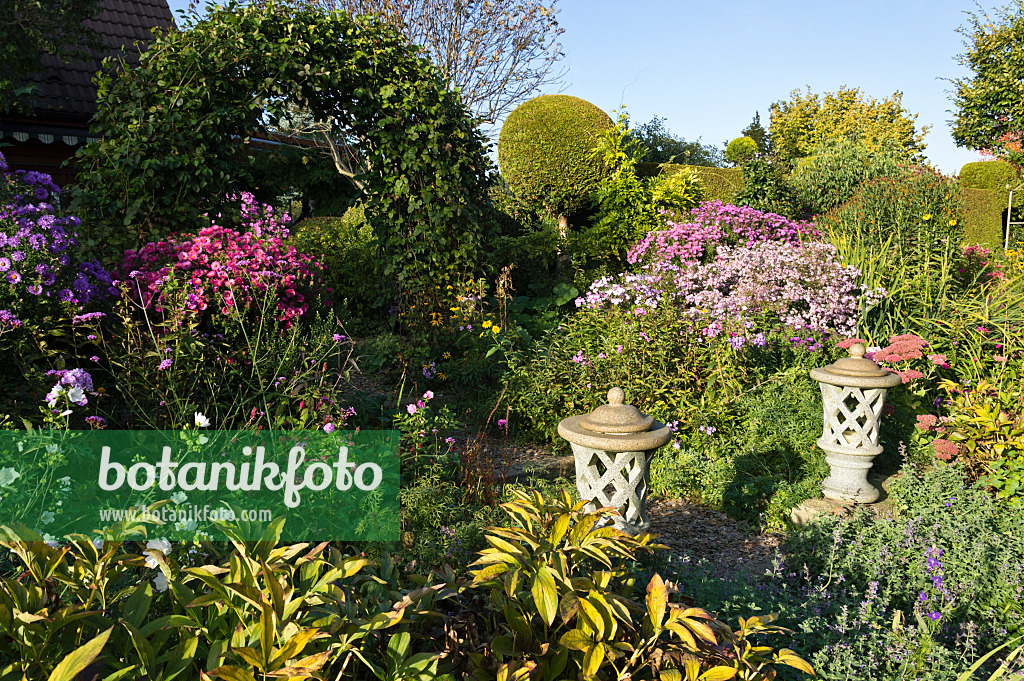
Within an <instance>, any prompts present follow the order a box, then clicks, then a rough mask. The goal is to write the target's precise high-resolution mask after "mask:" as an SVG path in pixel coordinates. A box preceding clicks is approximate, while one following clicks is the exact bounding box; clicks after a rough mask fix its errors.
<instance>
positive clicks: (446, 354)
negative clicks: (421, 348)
mask: <svg viewBox="0 0 1024 681" xmlns="http://www.w3.org/2000/svg"><path fill="white" fill-rule="evenodd" d="M451 358H452V353H450V352H446V353H444V354H443V355H441V359H451Z"/></svg>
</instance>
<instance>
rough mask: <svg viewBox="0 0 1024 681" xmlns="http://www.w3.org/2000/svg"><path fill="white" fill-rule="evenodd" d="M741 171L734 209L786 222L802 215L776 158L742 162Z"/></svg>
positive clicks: (795, 195) (767, 157) (793, 191)
mask: <svg viewBox="0 0 1024 681" xmlns="http://www.w3.org/2000/svg"><path fill="white" fill-rule="evenodd" d="M741 168H742V170H743V188H742V189H741V190H740V191H738V192H737V193H736V199H735V202H736V204H737V205H740V206H750V207H751V208H754V209H757V210H762V211H766V212H768V213H776V214H778V215H784V216H786V217H788V218H800V217H802V214H803V212H804V211H803V210H802V208H801V206H800V204H799V199H798V198H797V194H796V191H795V190H794V189H793V186H792V185H791V184H790V182H789V176H788V175H787V174H786V171H785V168H784V164H783V163H782V162H781V161H780V160H779V159H778V158H776V157H774V156H770V155H769V156H761V155H760V154H756V155H754V156H753V157H751V158H750V159H748V160H747V161H746V162H744V163H743V164H742V166H741Z"/></svg>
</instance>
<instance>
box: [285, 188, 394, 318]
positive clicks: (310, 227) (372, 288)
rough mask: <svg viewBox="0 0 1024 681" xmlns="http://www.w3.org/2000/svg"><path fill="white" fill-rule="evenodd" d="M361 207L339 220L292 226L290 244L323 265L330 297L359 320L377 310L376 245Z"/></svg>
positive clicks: (378, 271)
mask: <svg viewBox="0 0 1024 681" xmlns="http://www.w3.org/2000/svg"><path fill="white" fill-rule="evenodd" d="M365 215H366V213H365V208H364V206H363V204H361V203H360V204H357V205H355V206H353V207H352V208H349V209H348V210H347V211H346V212H345V214H344V215H343V216H342V217H340V218H330V217H323V218H310V219H307V220H303V221H302V222H300V223H298V224H297V225H295V227H294V229H293V237H292V239H293V241H294V244H295V247H296V248H298V249H299V251H300V252H302V253H309V254H310V255H312V256H313V257H315V258H316V260H317V262H319V263H320V264H321V265H323V272H324V283H325V284H326V286H327V287H328V288H330V289H331V291H330V296H329V297H330V298H331V299H332V300H334V301H335V302H336V303H338V304H343V305H344V307H345V309H346V310H347V311H348V312H349V313H350V314H352V315H355V316H356V317H359V318H364V319H365V318H367V317H369V316H370V315H371V313H372V312H374V311H375V310H376V309H378V308H379V307H380V305H381V304H382V302H383V301H382V300H381V299H380V297H379V292H380V289H381V286H380V279H381V276H382V273H383V268H382V267H381V260H380V253H379V245H378V242H377V240H376V239H375V238H374V235H373V228H372V227H371V226H370V225H369V224H367V222H366V217H365Z"/></svg>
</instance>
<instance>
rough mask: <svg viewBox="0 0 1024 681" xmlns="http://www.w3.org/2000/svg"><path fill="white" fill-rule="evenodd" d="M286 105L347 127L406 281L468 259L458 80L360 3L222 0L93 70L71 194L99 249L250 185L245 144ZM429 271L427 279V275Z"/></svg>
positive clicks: (466, 123)
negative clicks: (353, 9)
mask: <svg viewBox="0 0 1024 681" xmlns="http://www.w3.org/2000/svg"><path fill="white" fill-rule="evenodd" d="M289 104H293V105H298V106H301V107H303V108H305V109H307V110H308V111H309V112H311V113H312V114H313V116H314V117H316V118H318V119H324V120H327V119H330V118H334V119H335V120H337V121H340V122H342V123H343V125H344V127H345V129H346V132H347V133H348V134H349V135H350V136H352V137H353V138H355V139H357V140H359V143H358V147H359V150H360V153H361V155H362V156H363V158H364V160H365V161H366V162H367V163H366V166H367V167H368V169H366V170H363V171H361V172H360V174H358V175H357V176H356V179H357V180H358V181H359V182H361V183H362V184H363V185H364V195H365V197H366V208H367V210H366V215H367V219H368V220H369V222H370V223H371V224H372V225H373V227H374V231H375V234H376V235H377V238H378V241H379V244H380V246H381V249H382V255H383V257H384V261H385V273H386V275H387V276H388V278H389V279H391V280H393V281H396V282H397V283H398V285H399V289H400V290H402V291H403V292H405V293H409V292H412V291H417V290H418V291H423V290H426V289H427V288H429V289H430V290H433V289H434V285H435V284H436V283H438V282H444V281H454V280H455V279H457V278H459V277H461V276H464V275H467V274H469V273H470V271H472V270H473V269H474V268H475V265H476V253H477V250H478V246H479V243H480V235H481V224H482V219H483V212H482V211H483V210H484V206H485V205H486V186H487V181H488V180H487V176H486V171H487V169H488V167H489V162H488V159H487V156H486V145H485V142H484V139H483V137H482V135H481V134H480V133H479V131H478V130H477V129H476V127H475V125H474V124H473V122H472V120H471V118H470V115H469V113H468V111H467V110H466V109H465V107H464V106H463V105H462V103H461V101H460V100H459V98H458V95H457V94H456V93H453V92H450V91H448V90H447V89H446V88H445V85H444V81H443V80H442V79H441V78H440V77H439V76H438V74H437V72H436V71H435V69H434V67H433V66H432V65H431V64H430V62H429V61H427V60H426V59H423V58H422V57H418V56H417V55H416V49H415V48H414V47H411V46H409V45H408V44H407V42H406V40H405V38H404V37H403V36H402V35H401V33H399V32H398V31H397V30H395V29H394V28H392V27H390V26H388V25H386V24H385V23H383V22H381V21H379V20H376V19H374V18H372V17H357V18H352V17H350V16H348V15H347V14H345V13H341V12H333V13H325V12H322V11H319V10H309V9H305V10H303V9H294V8H286V7H282V6H274V5H262V6H257V7H252V6H247V7H242V6H239V5H238V4H237V3H235V2H232V3H231V4H229V5H227V6H226V7H223V8H216V9H214V10H213V11H212V12H211V13H210V14H209V16H208V17H207V18H205V19H203V20H202V21H199V22H197V23H195V24H194V25H192V26H190V27H189V28H188V29H186V30H183V31H174V32H168V33H165V34H163V35H161V36H159V37H158V38H157V40H156V42H155V44H154V45H153V46H152V48H151V49H150V50H149V51H148V52H147V53H146V54H145V55H144V56H143V59H142V62H141V64H140V66H139V68H137V69H132V70H129V71H126V72H123V73H122V74H121V75H120V76H119V77H118V78H116V79H110V78H106V79H105V80H103V81H102V82H101V84H100V98H99V111H98V113H97V115H96V117H95V118H94V120H93V126H92V133H93V134H94V135H97V136H100V137H101V139H100V141H98V142H94V143H92V144H89V145H88V146H86V147H85V148H84V149H83V150H82V151H80V152H79V158H78V165H79V168H80V175H79V179H80V184H79V191H78V192H77V193H76V198H75V207H76V209H77V210H79V211H80V212H82V213H83V214H84V217H86V218H88V220H87V222H86V223H85V225H86V226H87V227H88V230H87V232H88V233H87V235H86V236H87V238H88V239H89V241H90V245H91V246H92V247H93V248H94V250H96V251H97V252H98V253H101V254H106V255H107V256H108V257H115V256H116V254H118V253H119V252H123V251H124V250H125V249H127V248H134V247H136V246H138V245H139V244H140V243H143V242H145V241H149V240H154V239H156V238H159V237H161V236H164V235H166V234H169V233H173V232H189V231H194V230H195V229H196V228H197V227H199V226H200V225H201V224H202V220H203V217H202V216H203V214H204V213H207V212H210V214H216V213H217V212H219V210H218V209H219V208H220V204H221V202H223V200H224V197H225V196H227V195H229V194H231V193H234V192H237V191H238V190H240V189H247V188H248V187H247V186H246V183H247V182H248V181H249V180H250V177H251V175H250V168H251V164H252V162H253V161H252V155H251V154H248V153H246V148H245V144H246V143H247V142H248V139H249V137H250V136H254V135H261V134H263V133H265V132H266V129H267V126H268V125H274V124H275V123H276V122H277V121H279V120H280V119H281V117H282V116H284V115H285V113H286V107H287V106H288V105H289ZM427 283H430V286H429V287H427V286H426V284H427Z"/></svg>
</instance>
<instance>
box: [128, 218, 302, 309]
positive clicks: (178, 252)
mask: <svg viewBox="0 0 1024 681" xmlns="http://www.w3.org/2000/svg"><path fill="white" fill-rule="evenodd" d="M320 269H321V268H320V265H319V264H318V263H317V262H316V261H315V260H314V259H313V258H312V257H311V256H309V255H306V254H302V253H299V252H298V251H297V250H296V249H295V247H294V246H286V245H285V244H284V243H283V242H282V239H281V238H280V237H278V236H269V237H266V238H261V237H259V236H257V235H256V234H255V232H244V233H239V232H236V231H234V230H231V229H227V228H225V227H219V226H217V225H212V226H210V227H206V228H204V229H201V230H200V231H199V233H198V234H197V235H195V236H191V237H189V236H172V237H170V238H169V239H168V240H167V241H160V242H156V243H152V242H151V243H148V244H146V245H145V246H143V247H142V248H141V249H140V250H139V251H137V252H136V251H128V252H126V253H125V258H124V261H123V263H122V264H121V273H122V276H123V277H125V278H127V279H132V280H134V282H133V284H132V285H131V286H130V287H129V288H130V289H131V290H132V291H133V292H134V295H135V297H136V298H138V299H139V300H140V302H141V303H142V305H143V306H145V307H147V308H149V307H153V308H154V309H155V310H156V311H158V312H160V311H163V310H164V309H166V307H167V306H168V305H169V304H170V300H169V299H168V294H167V293H166V292H165V291H164V290H163V285H164V283H165V282H166V281H167V280H168V278H169V277H170V276H171V275H172V273H173V274H175V275H177V277H180V278H181V279H184V280H185V281H186V282H187V284H188V286H189V287H190V290H189V292H188V297H187V299H186V301H185V308H186V309H187V310H189V311H191V312H193V313H198V312H202V311H204V310H206V309H207V308H209V307H210V306H216V305H218V304H219V305H220V312H221V313H222V314H229V313H230V312H231V309H232V307H233V306H236V305H237V306H238V307H244V306H246V305H248V304H249V303H251V302H252V301H253V300H254V299H255V297H256V294H257V293H261V292H266V291H273V293H274V294H275V297H276V299H277V314H276V318H277V319H278V320H280V321H283V322H285V323H286V325H289V326H290V325H291V323H292V321H293V320H295V319H298V318H301V317H302V315H304V314H305V313H306V310H307V309H309V304H308V302H307V301H306V297H305V295H304V294H302V293H300V292H299V290H298V289H300V288H302V287H303V286H309V285H310V284H312V283H314V281H315V280H316V279H317V277H318V276H319V274H320Z"/></svg>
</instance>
